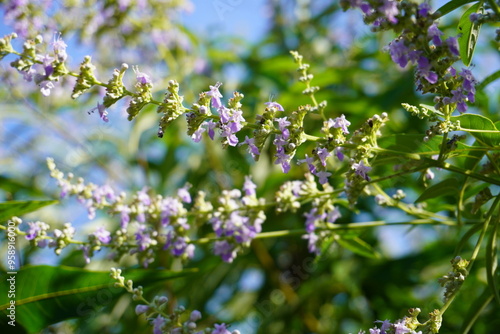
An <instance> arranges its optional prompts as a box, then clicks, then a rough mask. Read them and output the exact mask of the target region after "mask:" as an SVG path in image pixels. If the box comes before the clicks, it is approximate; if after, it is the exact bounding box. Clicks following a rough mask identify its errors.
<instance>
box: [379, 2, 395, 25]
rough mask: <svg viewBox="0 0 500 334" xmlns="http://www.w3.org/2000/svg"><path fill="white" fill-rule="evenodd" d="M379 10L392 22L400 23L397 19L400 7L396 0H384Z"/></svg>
mask: <svg viewBox="0 0 500 334" xmlns="http://www.w3.org/2000/svg"><path fill="white" fill-rule="evenodd" d="M379 11H380V12H381V13H382V14H384V15H385V17H386V18H387V21H389V22H390V23H393V24H396V23H398V19H396V15H398V14H399V9H398V6H397V3H396V1H393V0H384V4H383V5H382V6H381V7H379Z"/></svg>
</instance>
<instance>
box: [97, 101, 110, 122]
mask: <svg viewBox="0 0 500 334" xmlns="http://www.w3.org/2000/svg"><path fill="white" fill-rule="evenodd" d="M97 111H98V112H99V117H101V119H102V120H103V121H104V122H106V123H107V122H109V119H108V111H107V110H106V107H105V106H104V104H100V103H99V102H97Z"/></svg>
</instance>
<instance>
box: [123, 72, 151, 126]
mask: <svg viewBox="0 0 500 334" xmlns="http://www.w3.org/2000/svg"><path fill="white" fill-rule="evenodd" d="M133 70H134V72H135V75H136V80H137V82H136V84H135V89H136V92H135V94H133V95H132V99H131V100H130V104H129V106H128V108H127V113H128V120H129V121H131V120H133V119H134V118H135V117H136V116H137V114H139V111H141V109H142V108H144V106H146V105H147V104H148V103H149V102H150V101H151V99H152V98H153V95H152V93H151V89H152V88H153V84H152V82H151V79H150V78H149V76H148V75H147V74H145V73H142V72H140V71H139V67H138V66H135V67H134V68H133Z"/></svg>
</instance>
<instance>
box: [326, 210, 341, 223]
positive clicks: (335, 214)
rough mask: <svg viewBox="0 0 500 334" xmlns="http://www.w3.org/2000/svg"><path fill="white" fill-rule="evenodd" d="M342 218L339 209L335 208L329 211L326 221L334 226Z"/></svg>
mask: <svg viewBox="0 0 500 334" xmlns="http://www.w3.org/2000/svg"><path fill="white" fill-rule="evenodd" d="M340 217H341V215H340V211H339V209H338V208H337V207H334V208H333V210H332V211H329V212H328V213H327V214H326V221H327V222H329V223H332V224H333V223H335V221H336V220H337V219H339V218H340Z"/></svg>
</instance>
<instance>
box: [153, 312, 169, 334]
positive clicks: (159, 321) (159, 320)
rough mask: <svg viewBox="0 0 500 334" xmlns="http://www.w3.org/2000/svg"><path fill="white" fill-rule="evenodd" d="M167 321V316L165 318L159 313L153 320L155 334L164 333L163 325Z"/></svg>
mask: <svg viewBox="0 0 500 334" xmlns="http://www.w3.org/2000/svg"><path fill="white" fill-rule="evenodd" d="M165 323H166V321H165V318H163V317H162V316H161V315H158V316H157V317H156V318H155V319H154V320H153V322H152V324H153V334H162V333H163V330H162V328H163V326H164V325H165Z"/></svg>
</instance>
